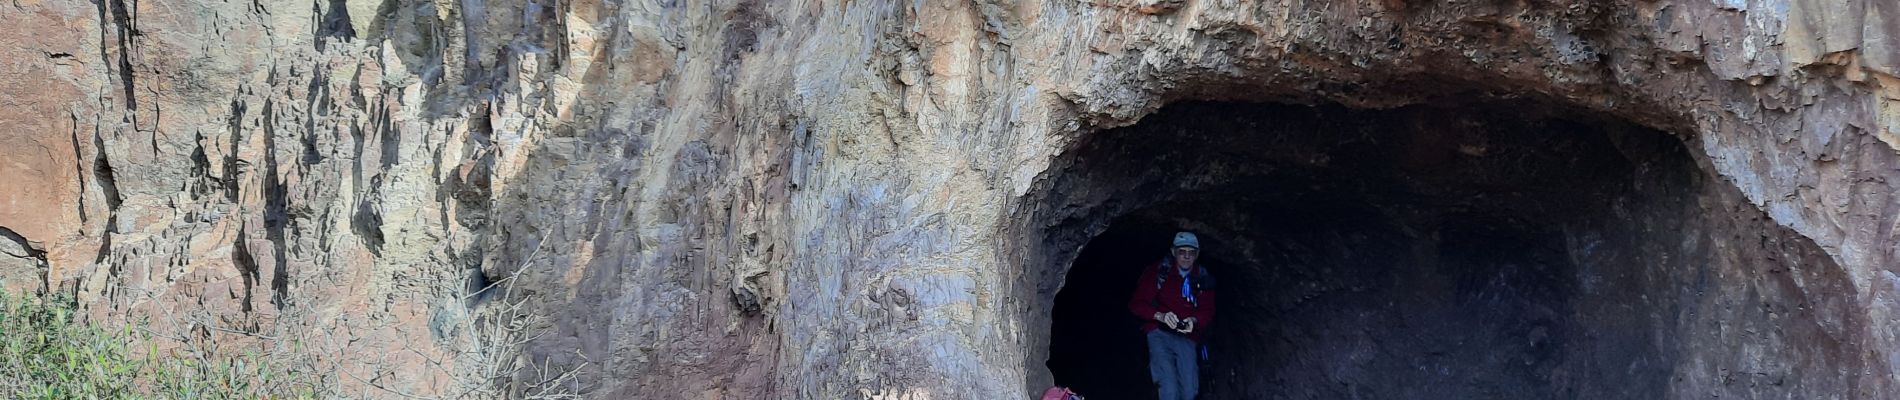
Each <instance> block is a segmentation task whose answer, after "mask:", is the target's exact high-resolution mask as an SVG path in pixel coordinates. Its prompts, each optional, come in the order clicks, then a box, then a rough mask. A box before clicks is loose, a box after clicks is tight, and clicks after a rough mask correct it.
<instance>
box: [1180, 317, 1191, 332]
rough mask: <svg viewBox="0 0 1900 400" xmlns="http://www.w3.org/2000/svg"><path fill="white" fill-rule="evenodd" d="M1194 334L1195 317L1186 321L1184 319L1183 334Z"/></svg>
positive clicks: (1182, 324) (1182, 321)
mask: <svg viewBox="0 0 1900 400" xmlns="http://www.w3.org/2000/svg"><path fill="white" fill-rule="evenodd" d="M1192 332H1194V317H1187V318H1185V319H1182V320H1181V333H1192Z"/></svg>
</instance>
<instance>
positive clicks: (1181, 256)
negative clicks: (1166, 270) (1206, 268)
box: [1174, 246, 1201, 269]
mask: <svg viewBox="0 0 1900 400" xmlns="http://www.w3.org/2000/svg"><path fill="white" fill-rule="evenodd" d="M1200 258H1201V249H1196V248H1193V247H1187V246H1181V247H1176V248H1174V265H1177V266H1180V267H1181V269H1188V268H1189V267H1193V266H1194V260H1197V259H1200Z"/></svg>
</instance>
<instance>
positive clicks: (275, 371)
mask: <svg viewBox="0 0 1900 400" xmlns="http://www.w3.org/2000/svg"><path fill="white" fill-rule="evenodd" d="M72 304H73V303H72V301H71V300H68V299H61V298H49V299H43V300H34V299H28V298H21V297H19V296H13V295H9V294H7V293H4V292H0V398H8V399H252V398H315V397H318V396H319V394H318V392H317V389H316V387H315V386H314V385H308V384H302V383H301V382H302V381H303V379H302V378H303V377H302V376H299V375H297V374H294V373H289V372H286V371H283V370H280V369H279V368H276V367H275V366H273V365H272V364H271V363H270V362H268V359H266V358H265V357H264V356H263V355H259V354H242V355H220V356H205V355H202V354H199V355H194V356H189V357H187V356H175V355H166V354H159V349H158V347H157V343H156V342H154V341H153V340H152V336H151V335H150V334H149V333H148V331H146V330H144V329H140V328H141V327H139V326H138V325H137V324H127V325H125V326H121V327H116V328H107V327H102V326H96V325H93V324H91V323H88V322H85V321H83V320H81V319H79V318H76V317H75V314H77V313H76V312H75V311H74V309H73V306H72ZM141 347H142V348H141Z"/></svg>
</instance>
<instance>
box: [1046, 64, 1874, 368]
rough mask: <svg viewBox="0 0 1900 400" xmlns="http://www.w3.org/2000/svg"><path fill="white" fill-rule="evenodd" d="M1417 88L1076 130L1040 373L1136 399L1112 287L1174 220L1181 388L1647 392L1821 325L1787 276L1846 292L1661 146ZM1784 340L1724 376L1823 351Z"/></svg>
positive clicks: (1617, 130) (1541, 113)
mask: <svg viewBox="0 0 1900 400" xmlns="http://www.w3.org/2000/svg"><path fill="white" fill-rule="evenodd" d="M1434 104H1436V105H1431V106H1411V107H1402V108H1398V109H1391V110H1360V109H1350V108H1345V107H1341V106H1336V105H1321V106H1306V105H1285V104H1264V103H1236V102H1201V103H1185V104H1177V105H1173V106H1170V107H1167V108H1164V109H1163V110H1161V111H1159V112H1157V113H1155V114H1153V115H1150V116H1149V117H1147V118H1146V119H1145V120H1144V121H1142V122H1141V123H1139V124H1136V125H1133V126H1129V127H1124V128H1117V129H1111V130H1106V131H1102V132H1097V133H1095V134H1093V135H1092V136H1091V137H1090V138H1089V139H1088V140H1087V141H1086V142H1084V143H1081V144H1079V145H1077V146H1076V147H1075V149H1074V150H1072V151H1071V152H1070V153H1069V154H1067V155H1066V156H1065V157H1066V158H1065V159H1064V161H1065V164H1064V165H1063V168H1062V170H1061V171H1059V172H1058V173H1056V174H1053V175H1052V176H1051V177H1050V178H1048V179H1046V180H1045V182H1043V185H1044V186H1043V187H1042V188H1040V190H1041V193H1045V194H1046V195H1045V197H1043V198H1040V199H1038V200H1039V201H1041V202H1042V203H1041V205H1042V207H1041V208H1040V210H1041V212H1042V213H1043V214H1041V215H1040V216H1041V220H1042V221H1045V223H1046V224H1047V225H1046V226H1044V227H1043V229H1042V230H1041V231H1040V232H1041V235H1042V239H1043V240H1044V242H1042V247H1041V248H1042V249H1044V250H1042V251H1040V253H1039V255H1040V256H1041V257H1044V258H1042V260H1046V262H1047V264H1048V265H1052V266H1053V268H1050V269H1048V270H1044V271H1042V272H1041V274H1040V275H1038V277H1039V279H1041V280H1042V281H1041V283H1040V284H1039V285H1038V287H1039V289H1038V290H1039V291H1040V295H1042V296H1044V297H1043V298H1044V299H1047V300H1046V306H1047V310H1048V311H1047V312H1048V314H1047V317H1046V321H1047V323H1048V325H1046V326H1047V327H1048V331H1047V336H1046V337H1045V339H1046V340H1042V341H1040V343H1044V344H1046V346H1047V347H1046V349H1038V350H1043V352H1041V353H1038V354H1041V355H1046V357H1040V358H1038V360H1041V361H1044V363H1043V365H1041V367H1044V368H1047V372H1048V374H1049V375H1048V376H1049V378H1050V380H1051V381H1053V382H1054V383H1055V384H1057V385H1064V386H1070V387H1073V388H1075V389H1076V390H1077V391H1078V392H1080V393H1081V394H1083V395H1085V396H1089V397H1090V398H1097V399H1115V398H1134V399H1145V398H1154V397H1155V391H1154V387H1153V384H1152V382H1151V380H1150V378H1149V376H1148V369H1147V349H1146V343H1145V339H1144V336H1143V333H1142V332H1141V331H1140V328H1139V327H1140V325H1141V322H1142V321H1141V319H1139V318H1137V317H1136V316H1135V315H1134V314H1133V313H1132V312H1130V311H1129V310H1128V309H1127V303H1128V298H1129V296H1130V295H1131V294H1132V293H1133V290H1134V285H1135V281H1136V279H1137V278H1138V277H1139V274H1140V273H1141V272H1142V269H1143V268H1145V267H1147V266H1148V265H1151V264H1152V263H1154V262H1155V261H1158V260H1160V259H1161V257H1163V256H1164V255H1165V252H1166V250H1167V247H1168V240H1169V238H1170V237H1171V236H1172V234H1173V233H1174V232H1175V231H1178V230H1185V231H1192V232H1196V233H1197V234H1199V235H1201V237H1202V240H1203V244H1204V249H1203V254H1204V258H1205V261H1206V263H1207V265H1208V267H1209V268H1210V269H1211V270H1212V272H1213V273H1214V274H1215V275H1216V276H1218V277H1219V281H1220V285H1219V289H1218V290H1219V291H1220V292H1219V294H1220V307H1219V309H1218V310H1217V311H1216V312H1217V314H1218V317H1217V318H1216V321H1217V322H1215V323H1214V324H1212V326H1210V327H1208V328H1207V330H1206V331H1205V332H1204V333H1203V334H1204V336H1205V338H1204V341H1205V342H1206V344H1207V345H1208V348H1209V352H1210V357H1209V360H1208V361H1207V362H1206V363H1204V364H1202V366H1201V368H1202V370H1201V371H1200V375H1201V384H1200V387H1201V392H1202V396H1201V398H1204V399H1222V398H1317V399H1334V398H1337V399H1352V398H1392V399H1401V398H1469V399H1515V398H1608V399H1651V398H1666V397H1670V396H1671V395H1672V394H1673V395H1680V394H1683V393H1681V392H1683V391H1685V390H1687V389H1685V388H1688V387H1691V386H1693V385H1689V384H1685V382H1699V381H1706V382H1713V383H1714V384H1717V385H1728V384H1733V383H1734V380H1735V379H1738V378H1736V377H1735V375H1734V374H1733V373H1728V372H1724V371H1729V370H1731V367H1727V366H1723V365H1725V364H1724V363H1740V364H1748V363H1755V364H1760V363H1759V362H1758V361H1759V360H1760V359H1762V358H1761V357H1754V361H1751V360H1750V359H1749V357H1750V356H1744V355H1737V354H1733V353H1732V352H1731V351H1729V350H1728V347H1726V346H1729V345H1732V344H1733V343H1734V342H1735V341H1736V340H1737V339H1736V338H1735V337H1734V335H1733V334H1732V333H1730V332H1732V331H1731V330H1734V329H1741V330H1752V329H1763V330H1769V329H1772V330H1775V331H1778V332H1792V331H1804V332H1807V333H1809V334H1813V335H1815V337H1820V338H1828V337H1837V336H1839V335H1841V332H1842V331H1840V330H1838V329H1836V328H1831V327H1829V326H1828V325H1829V323H1828V322H1825V321H1829V320H1832V319H1837V318H1839V317H1838V315H1833V314H1830V312H1835V311H1838V310H1841V309H1843V308H1842V307H1846V304H1844V303H1843V302H1844V301H1846V300H1844V299H1839V298H1828V297H1824V296H1816V295H1815V294H1813V293H1812V292H1806V291H1798V290H1796V289H1795V288H1792V286H1798V285H1804V284H1805V285H1823V286H1828V285H1834V286H1831V287H1835V288H1837V289H1841V290H1847V289H1846V287H1847V285H1846V283H1845V282H1844V278H1843V277H1842V276H1841V273H1840V269H1839V268H1838V267H1836V266H1834V264H1833V262H1832V261H1831V259H1829V258H1828V257H1826V256H1825V254H1824V253H1823V252H1821V251H1820V249H1818V248H1817V247H1816V246H1814V245H1813V243H1812V242H1809V241H1807V240H1806V239H1804V238H1802V237H1800V236H1799V235H1796V234H1794V233H1792V232H1790V231H1788V230H1787V229H1785V228H1782V227H1780V226H1778V225H1775V224H1773V223H1772V222H1771V221H1769V220H1768V219H1767V218H1765V216H1764V215H1762V214H1761V213H1760V212H1759V211H1757V210H1756V209H1754V208H1753V207H1752V206H1749V205H1747V203H1746V202H1744V201H1743V200H1741V199H1740V197H1739V196H1738V195H1737V194H1736V193H1734V189H1733V188H1730V187H1727V186H1724V185H1722V184H1721V182H1720V181H1719V180H1715V179H1711V178H1710V177H1709V176H1707V174H1706V173H1704V172H1703V169H1702V168H1701V167H1699V166H1698V162H1697V160H1696V159H1695V158H1694V156H1693V154H1692V153H1691V152H1690V151H1689V150H1688V148H1686V147H1685V146H1684V145H1683V144H1682V139H1680V138H1677V137H1674V136H1671V135H1669V134H1666V133H1663V132H1658V131H1654V130H1651V129H1647V128H1643V127H1640V126H1636V125H1634V124H1630V123H1627V122H1624V121H1620V120H1616V119H1613V118H1604V117H1601V116H1595V115H1591V114H1589V113H1587V112H1577V111H1574V110H1567V109H1563V108H1561V107H1554V106H1548V105H1542V104H1538V103H1536V102H1525V101H1510V100H1477V101H1472V102H1466V103H1442V102H1441V103H1434ZM1752 272H1762V275H1760V276H1744V275H1745V274H1748V273H1752ZM1797 275H1798V276H1797ZM1797 282H1800V283H1797ZM1737 306H1742V307H1737ZM1764 309H1766V310H1779V311H1764ZM1843 314H1844V313H1843ZM1842 323H1844V324H1854V323H1857V322H1854V321H1843V322H1842ZM1792 336H1793V335H1792V334H1789V335H1788V336H1780V337H1774V338H1757V340H1759V341H1761V342H1763V343H1770V342H1774V343H1783V344H1784V345H1786V342H1787V341H1789V339H1790V338H1791V337H1792ZM1796 347H1799V346H1793V347H1788V348H1784V349H1779V350H1770V351H1775V352H1781V353H1786V354H1779V355H1782V356H1791V355H1794V354H1800V355H1801V357H1794V358H1793V360H1795V361H1789V362H1787V363H1784V364H1776V365H1777V368H1780V369H1776V368H1767V369H1769V370H1775V371H1776V372H1765V373H1759V374H1754V375H1750V376H1747V377H1745V378H1743V379H1751V380H1761V381H1762V382H1767V383H1772V384H1776V385H1783V384H1786V383H1788V382H1791V381H1793V380H1803V379H1807V378H1801V377H1799V375H1800V373H1799V372H1798V369H1799V368H1798V365H1799V364H1801V363H1803V362H1805V363H1814V362H1817V361H1819V360H1826V359H1828V357H1846V355H1844V354H1841V353H1838V352H1835V351H1830V350H1826V349H1825V348H1821V349H1801V348H1796ZM1813 352H1819V353H1820V354H1822V355H1819V356H1816V355H1814V354H1811V353H1813ZM1830 354H1831V355H1830ZM1770 358H1773V357H1770ZM1756 366H1757V367H1758V366H1759V365H1756ZM1734 369H1739V368H1734ZM1755 370H1757V371H1760V370H1762V368H1755ZM1725 373H1726V374H1727V376H1728V377H1727V378H1722V377H1721V376H1724V374H1725ZM1724 379H1726V380H1727V381H1726V382H1725V381H1723V380H1724ZM1825 379H1826V378H1821V379H1818V380H1817V379H1808V380H1813V381H1815V382H1819V381H1824V380H1825ZM1758 383H1759V382H1758ZM1822 386H1824V384H1820V383H1815V385H1814V386H1811V387H1808V388H1807V389H1800V390H1810V391H1812V392H1814V393H1819V391H1825V390H1830V389H1826V388H1823V387H1822ZM1783 389H1784V390H1788V391H1790V392H1794V391H1797V389H1795V388H1792V387H1787V388H1783ZM1699 394H1700V395H1707V393H1699Z"/></svg>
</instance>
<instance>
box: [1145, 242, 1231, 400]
mask: <svg viewBox="0 0 1900 400" xmlns="http://www.w3.org/2000/svg"><path fill="white" fill-rule="evenodd" d="M1200 256H1201V241H1200V238H1198V237H1195V236H1194V234H1193V233H1189V232H1180V233H1175V234H1174V245H1173V246H1172V249H1171V250H1170V251H1169V254H1168V256H1167V257H1162V258H1161V261H1157V262H1155V263H1154V265H1151V266H1149V267H1148V268H1147V270H1146V271H1145V272H1143V273H1142V275H1141V280H1140V281H1139V282H1136V283H1135V296H1134V297H1133V298H1130V299H1128V309H1129V310H1130V311H1133V312H1134V313H1135V316H1136V317H1139V318H1141V319H1142V320H1144V321H1146V322H1145V323H1143V324H1142V326H1141V329H1142V330H1143V331H1146V332H1147V334H1148V373H1149V374H1150V375H1151V376H1152V377H1153V379H1154V382H1155V388H1156V389H1157V390H1159V391H1160V394H1161V400H1191V399H1193V398H1194V395H1195V394H1197V393H1198V392H1199V391H1200V384H1201V377H1200V365H1199V364H1198V363H1199V361H1200V360H1199V357H1201V356H1202V355H1203V352H1202V351H1201V350H1200V349H1201V346H1200V343H1201V332H1206V331H1207V327H1208V325H1209V324H1211V323H1212V322H1213V321H1214V276H1213V275H1211V274H1208V273H1207V268H1205V267H1204V266H1202V265H1200V264H1197V263H1196V261H1198V260H1199V259H1200Z"/></svg>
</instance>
